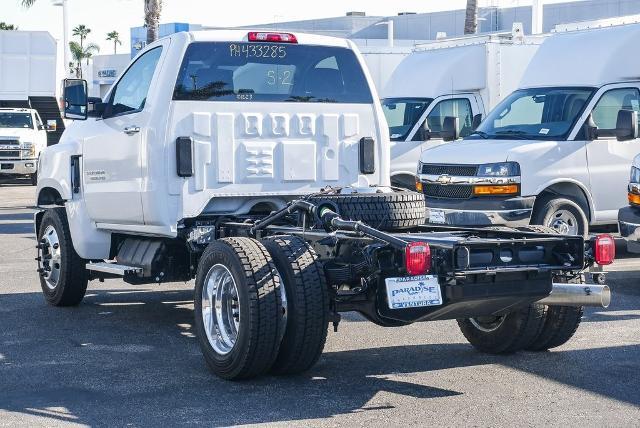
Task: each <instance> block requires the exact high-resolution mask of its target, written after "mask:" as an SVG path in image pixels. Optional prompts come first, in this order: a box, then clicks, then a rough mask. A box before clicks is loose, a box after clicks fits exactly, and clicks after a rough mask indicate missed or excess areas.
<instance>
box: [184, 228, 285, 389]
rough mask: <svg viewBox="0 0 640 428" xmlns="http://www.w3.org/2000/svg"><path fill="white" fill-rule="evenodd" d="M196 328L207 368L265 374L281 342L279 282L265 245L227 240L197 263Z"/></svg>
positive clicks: (224, 374)
mask: <svg viewBox="0 0 640 428" xmlns="http://www.w3.org/2000/svg"><path fill="white" fill-rule="evenodd" d="M194 306H195V323H194V325H195V330H196V335H197V337H198V343H199V344H200V348H201V349H202V353H203V355H204V358H205V361H206V363H207V365H208V366H209V368H210V369H211V370H212V371H213V373H215V374H216V375H218V376H219V377H221V378H224V379H230V380H236V379H246V378H250V377H255V376H258V375H261V374H263V373H265V372H267V371H268V370H269V369H270V368H271V365H272V364H273V362H274V361H275V359H276V356H277V355H278V346H279V344H280V337H281V334H280V328H281V326H280V322H279V320H280V317H281V315H280V311H281V301H280V280H279V278H278V276H277V275H276V267H275V265H274V263H273V260H272V259H271V256H270V255H269V253H268V251H267V250H266V248H265V247H264V246H263V245H262V244H261V243H260V242H258V241H256V240H255V239H251V238H225V239H220V240H218V241H215V242H213V243H211V244H209V246H208V247H207V249H206V250H205V251H204V254H203V255H202V257H201V258H200V262H199V263H198V270H197V274H196V287H195V299H194Z"/></svg>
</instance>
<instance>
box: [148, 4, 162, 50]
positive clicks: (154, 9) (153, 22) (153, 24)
mask: <svg viewBox="0 0 640 428" xmlns="http://www.w3.org/2000/svg"><path fill="white" fill-rule="evenodd" d="M161 12H162V0H144V25H145V26H146V27H147V44H149V43H153V42H155V41H156V40H158V26H159V25H160V13H161Z"/></svg>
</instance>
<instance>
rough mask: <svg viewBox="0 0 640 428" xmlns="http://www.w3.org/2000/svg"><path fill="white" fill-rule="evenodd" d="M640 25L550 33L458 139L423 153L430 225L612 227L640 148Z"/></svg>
mask: <svg viewBox="0 0 640 428" xmlns="http://www.w3.org/2000/svg"><path fill="white" fill-rule="evenodd" d="M638 40H640V24H629V25H620V26H615V27H610V28H601V29H591V30H584V31H575V32H567V33H558V34H554V35H552V36H551V37H548V38H547V39H546V40H545V41H544V43H543V44H542V46H541V47H540V49H539V50H538V52H537V54H536V55H535V56H534V58H533V60H532V61H531V63H530V64H529V68H528V70H527V72H526V74H525V76H524V78H523V80H522V82H521V85H520V89H518V90H517V91H515V92H514V93H512V94H511V95H510V96H508V97H507V98H506V99H505V100H504V101H502V102H501V103H500V104H499V105H498V106H497V107H496V108H495V109H494V110H493V111H492V112H491V113H490V114H489V115H488V117H487V118H486V119H485V120H484V121H483V122H482V124H481V125H480V126H479V127H478V129H477V131H475V133H473V134H471V135H469V136H467V137H466V138H465V139H464V140H462V141H459V142H455V143H453V144H447V145H444V146H440V147H436V148H434V149H432V150H428V151H426V152H424V153H423V154H422V158H421V163H420V165H419V169H420V181H421V183H420V184H421V186H420V187H421V189H422V191H423V192H424V194H425V196H426V200H427V205H428V206H429V221H430V222H431V223H446V224H456V225H483V224H484V225H489V224H527V223H531V224H541V225H545V226H549V227H553V228H555V229H557V230H559V231H561V232H563V233H567V234H586V233H587V232H588V230H589V226H590V225H615V224H616V223H617V213H618V209H619V208H620V207H622V206H624V205H626V202H627V194H626V192H625V184H626V183H627V179H628V172H629V167H630V165H631V161H632V159H633V157H634V156H635V155H636V154H637V153H638V151H639V150H640V144H638V143H639V142H640V140H638V129H637V128H638V126H637V112H638V111H639V110H640V56H639V55H636V52H637V48H638Z"/></svg>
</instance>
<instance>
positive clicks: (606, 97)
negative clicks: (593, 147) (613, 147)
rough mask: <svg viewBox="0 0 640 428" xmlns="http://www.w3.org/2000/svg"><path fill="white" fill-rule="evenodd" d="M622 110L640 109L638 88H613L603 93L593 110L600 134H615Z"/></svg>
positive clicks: (592, 115) (593, 116)
mask: <svg viewBox="0 0 640 428" xmlns="http://www.w3.org/2000/svg"><path fill="white" fill-rule="evenodd" d="M620 110H633V111H636V112H637V111H640V91H638V89H637V88H620V89H612V90H610V91H607V92H605V93H604V94H602V97H600V100H598V103H597V104H596V106H595V107H594V109H593V111H592V112H591V117H592V118H593V121H594V122H595V124H596V126H597V127H598V134H599V135H600V136H605V137H608V136H613V135H615V129H616V122H617V121H618V111H620Z"/></svg>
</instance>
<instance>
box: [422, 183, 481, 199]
mask: <svg viewBox="0 0 640 428" xmlns="http://www.w3.org/2000/svg"><path fill="white" fill-rule="evenodd" d="M422 191H423V192H424V194H425V196H429V197H431V198H449V199H469V198H470V197H471V193H472V191H473V187H472V186H468V185H465V184H449V185H446V186H443V185H441V184H430V183H423V184H422Z"/></svg>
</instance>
